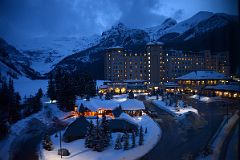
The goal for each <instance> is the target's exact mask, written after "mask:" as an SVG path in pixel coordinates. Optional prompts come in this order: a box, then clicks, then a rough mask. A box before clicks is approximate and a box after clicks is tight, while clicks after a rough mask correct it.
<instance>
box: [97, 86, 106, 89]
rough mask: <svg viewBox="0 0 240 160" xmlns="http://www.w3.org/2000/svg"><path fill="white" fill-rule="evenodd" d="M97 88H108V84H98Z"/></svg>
mask: <svg viewBox="0 0 240 160" xmlns="http://www.w3.org/2000/svg"><path fill="white" fill-rule="evenodd" d="M98 88H100V89H106V88H108V86H107V85H101V86H99V87H98Z"/></svg>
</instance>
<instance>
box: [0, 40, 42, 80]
mask: <svg viewBox="0 0 240 160" xmlns="http://www.w3.org/2000/svg"><path fill="white" fill-rule="evenodd" d="M0 73H1V74H2V75H3V76H7V77H8V76H10V77H12V78H17V77H18V76H26V77H28V78H31V79H36V78H41V76H40V74H39V73H38V72H36V71H35V70H33V69H32V68H31V67H30V63H29V60H28V58H27V57H26V56H24V55H23V54H22V53H21V52H19V51H18V50H17V49H16V48H15V47H13V46H11V45H9V44H8V43H7V42H6V41H4V40H3V39H1V38H0Z"/></svg>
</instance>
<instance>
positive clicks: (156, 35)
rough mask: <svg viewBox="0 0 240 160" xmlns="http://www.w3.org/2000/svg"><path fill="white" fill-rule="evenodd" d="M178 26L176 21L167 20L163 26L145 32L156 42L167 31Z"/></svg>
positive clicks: (147, 29)
mask: <svg viewBox="0 0 240 160" xmlns="http://www.w3.org/2000/svg"><path fill="white" fill-rule="evenodd" d="M176 24H177V21H176V20H175V19H172V18H167V19H166V20H165V21H164V22H163V23H162V24H161V25H158V26H155V27H150V28H146V29H145V31H146V32H147V33H148V34H149V36H150V40H151V41H155V40H157V39H159V38H160V37H161V36H162V35H163V34H164V31H165V30H166V29H168V28H171V27H173V26H175V25H176Z"/></svg>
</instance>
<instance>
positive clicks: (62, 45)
mask: <svg viewBox="0 0 240 160" xmlns="http://www.w3.org/2000/svg"><path fill="white" fill-rule="evenodd" d="M98 39H99V36H98V35H93V36H89V37H38V38H33V39H27V40H25V41H22V42H19V43H16V44H15V46H16V48H18V49H19V50H20V51H21V52H22V53H23V55H24V56H25V57H27V58H28V61H29V64H30V66H31V67H32V68H33V69H35V70H36V71H38V72H40V73H41V74H45V73H48V72H49V71H50V70H51V69H52V68H53V67H54V65H55V64H57V63H58V62H59V61H60V60H62V59H63V58H64V57H66V56H69V55H71V54H73V53H75V52H78V51H81V50H84V49H86V48H89V47H91V46H94V45H95V44H97V43H98Z"/></svg>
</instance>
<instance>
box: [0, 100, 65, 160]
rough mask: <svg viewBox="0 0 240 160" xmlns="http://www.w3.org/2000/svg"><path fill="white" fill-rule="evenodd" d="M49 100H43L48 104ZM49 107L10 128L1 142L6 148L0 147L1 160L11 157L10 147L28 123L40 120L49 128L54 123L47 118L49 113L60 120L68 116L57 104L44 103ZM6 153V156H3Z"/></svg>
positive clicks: (0, 144)
mask: <svg viewBox="0 0 240 160" xmlns="http://www.w3.org/2000/svg"><path fill="white" fill-rule="evenodd" d="M46 101H47V99H46V98H43V102H46ZM43 105H44V106H45V105H48V108H45V107H43V109H42V110H41V111H39V112H38V113H35V114H32V115H31V116H29V117H27V118H24V119H21V120H19V121H18V122H16V123H15V124H13V125H12V126H11V128H10V134H9V136H8V137H7V138H5V139H4V140H2V141H0V146H4V147H0V153H1V154H0V159H1V160H3V159H8V156H9V151H10V147H11V143H12V142H13V140H14V139H15V138H16V137H18V136H19V135H20V134H21V131H22V130H24V129H25V128H26V126H27V125H28V123H29V122H30V121H31V120H32V119H34V118H36V119H38V120H40V121H41V122H42V123H43V124H45V125H46V126H49V125H50V124H51V123H52V119H51V118H48V117H47V116H46V113H47V112H48V111H51V112H52V116H56V117H58V118H59V119H63V118H64V117H66V115H68V114H69V113H68V112H62V111H60V110H59V109H58V108H57V106H56V104H49V103H44V104H43ZM2 153H4V154H2Z"/></svg>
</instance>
